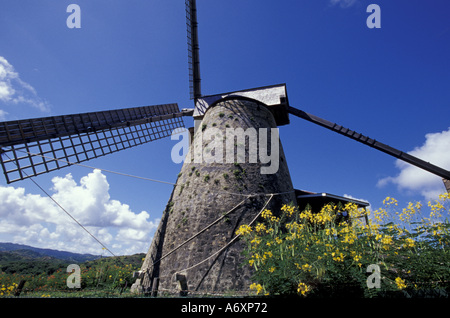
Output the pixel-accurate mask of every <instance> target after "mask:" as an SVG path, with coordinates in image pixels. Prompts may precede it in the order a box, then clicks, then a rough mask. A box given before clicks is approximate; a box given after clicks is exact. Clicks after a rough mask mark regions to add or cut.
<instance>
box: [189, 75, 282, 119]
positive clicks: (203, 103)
mask: <svg viewBox="0 0 450 318" xmlns="http://www.w3.org/2000/svg"><path fill="white" fill-rule="evenodd" d="M230 98H238V99H239V98H244V99H251V100H255V101H258V102H260V103H262V104H264V105H266V106H267V108H268V109H269V110H270V111H271V112H272V114H273V116H274V118H275V122H276V123H277V126H283V125H287V124H289V115H288V111H287V108H288V106H289V102H288V98H287V92H286V84H278V85H272V86H264V87H257V88H251V89H246V90H242V91H236V92H229V93H222V94H217V95H209V96H202V97H201V98H198V99H197V100H196V102H195V110H194V114H193V117H194V119H200V118H202V117H203V115H204V114H205V113H206V111H207V110H208V108H209V107H212V106H214V105H215V104H216V103H217V102H219V101H220V100H223V99H230Z"/></svg>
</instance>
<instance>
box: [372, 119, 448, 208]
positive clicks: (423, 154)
mask: <svg viewBox="0 0 450 318" xmlns="http://www.w3.org/2000/svg"><path fill="white" fill-rule="evenodd" d="M408 153H409V154H410V155H413V156H415V157H418V158H420V159H422V160H425V161H428V162H430V163H432V164H434V165H437V166H439V167H441V168H443V169H447V170H450V128H449V129H448V130H446V131H442V132H439V133H430V134H426V135H425V143H424V144H423V145H422V146H420V147H416V148H415V149H414V150H412V151H410V152H408ZM395 165H396V167H397V168H398V169H400V173H399V174H398V175H397V176H395V177H387V178H384V179H381V180H379V181H378V186H380V187H382V186H385V185H386V184H389V183H393V184H396V185H397V186H398V188H399V189H403V190H409V191H411V192H413V193H414V192H418V193H420V194H421V195H422V196H424V197H425V199H426V200H431V199H436V198H437V195H438V194H441V193H443V192H445V188H444V184H443V182H442V179H441V178H440V177H438V176H436V175H434V174H432V173H430V172H427V171H425V170H423V169H420V168H417V167H415V166H412V165H410V164H408V163H405V162H404V161H401V160H397V161H396V162H395Z"/></svg>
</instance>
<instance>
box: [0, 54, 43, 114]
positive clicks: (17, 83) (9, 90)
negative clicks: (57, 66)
mask: <svg viewBox="0 0 450 318" xmlns="http://www.w3.org/2000/svg"><path fill="white" fill-rule="evenodd" d="M0 101H2V102H5V103H10V104H27V105H30V106H33V107H35V108H37V109H39V110H40V111H43V112H47V111H49V109H50V106H49V104H48V103H47V102H46V101H44V100H43V99H41V98H40V97H39V96H38V94H37V92H36V90H35V89H34V87H33V86H31V85H30V84H28V83H26V82H24V81H22V80H21V79H20V76H19V73H17V72H16V71H15V70H14V67H13V66H12V65H11V64H10V63H9V62H8V61H7V60H6V59H5V58H4V57H3V56H0ZM3 115H5V114H4V113H3ZM0 116H2V113H1V111H0Z"/></svg>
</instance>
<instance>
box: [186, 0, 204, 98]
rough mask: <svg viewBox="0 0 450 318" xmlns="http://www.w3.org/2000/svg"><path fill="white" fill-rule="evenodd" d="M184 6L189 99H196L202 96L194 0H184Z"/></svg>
mask: <svg viewBox="0 0 450 318" xmlns="http://www.w3.org/2000/svg"><path fill="white" fill-rule="evenodd" d="M185 4H186V27H187V43H188V62H189V84H190V85H189V88H190V94H191V99H197V98H199V97H201V96H202V93H201V85H200V82H201V79H200V57H199V45H198V31H197V28H198V23H197V4H196V1H195V0H185Z"/></svg>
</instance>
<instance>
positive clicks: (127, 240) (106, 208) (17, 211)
mask: <svg viewBox="0 0 450 318" xmlns="http://www.w3.org/2000/svg"><path fill="white" fill-rule="evenodd" d="M52 182H53V187H52V189H51V190H52V191H53V192H54V194H53V195H52V197H53V198H54V199H55V200H56V201H57V202H58V203H59V204H60V205H61V206H62V207H64V209H65V210H67V211H68V212H69V213H70V214H71V215H72V216H73V217H74V218H75V219H77V220H78V221H79V222H80V223H81V224H82V225H83V226H84V227H86V228H87V229H88V230H89V232H90V233H92V234H93V235H94V236H95V237H97V238H98V239H99V240H100V241H101V242H102V243H103V244H105V245H106V246H108V248H109V249H110V250H111V251H112V252H113V253H114V254H116V255H122V254H132V253H138V252H145V251H147V249H148V247H149V246H150V242H151V236H152V233H153V232H154V230H155V229H156V227H157V225H158V223H159V220H150V215H149V214H148V213H147V212H146V211H141V212H140V213H135V212H133V211H132V210H131V209H130V206H129V205H127V204H123V203H121V202H119V201H117V200H113V199H111V198H110V195H109V184H108V181H107V179H106V176H105V175H103V174H102V173H101V171H100V170H94V171H93V172H92V173H89V174H88V175H87V176H85V177H83V178H81V180H80V183H79V184H77V182H75V180H74V179H73V177H72V175H71V174H68V175H66V176H65V177H55V178H53V180H52ZM0 202H2V204H1V205H0V241H7V242H14V243H21V244H27V245H31V246H36V247H43V248H53V249H60V250H66V251H71V252H77V253H92V254H101V253H102V246H101V245H100V244H98V243H97V242H96V241H95V240H94V239H93V238H92V237H91V236H90V235H89V234H88V233H86V232H85V231H84V230H83V229H82V228H81V227H80V226H79V225H77V224H76V223H75V222H74V221H73V220H72V219H71V218H70V217H69V216H68V215H67V214H65V213H64V211H62V210H61V209H60V208H59V207H57V206H56V205H55V203H54V202H53V201H52V200H51V199H50V198H48V197H46V196H41V195H36V194H30V193H26V192H25V189H24V188H14V187H11V186H8V187H3V186H2V187H0ZM105 255H106V254H105Z"/></svg>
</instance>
